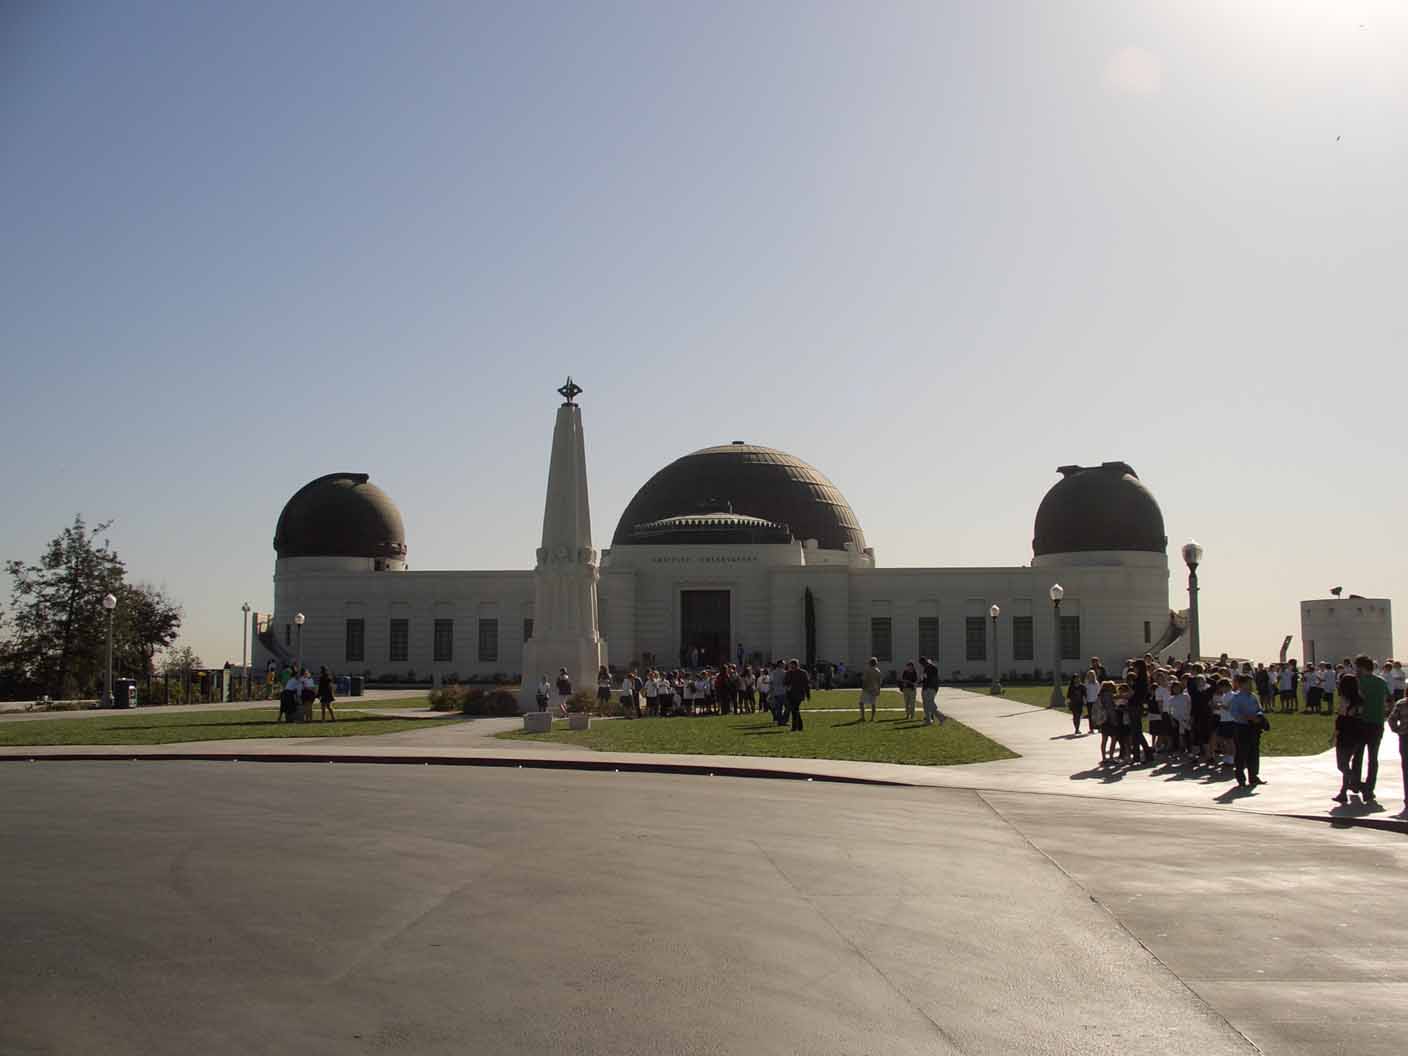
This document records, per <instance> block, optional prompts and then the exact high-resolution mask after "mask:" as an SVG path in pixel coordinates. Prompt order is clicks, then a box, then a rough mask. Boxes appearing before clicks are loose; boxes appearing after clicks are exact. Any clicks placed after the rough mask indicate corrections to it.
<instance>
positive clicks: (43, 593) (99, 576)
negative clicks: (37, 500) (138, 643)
mask: <svg viewBox="0 0 1408 1056" xmlns="http://www.w3.org/2000/svg"><path fill="white" fill-rule="evenodd" d="M111 524H112V522H111V521H105V522H103V523H102V524H99V525H97V526H95V527H94V528H92V529H89V528H88V526H87V524H85V523H84V520H83V517H82V515H81V514H80V515H78V516H76V517H74V519H73V524H72V525H70V526H69V527H67V528H65V529H64V530H63V531H62V532H60V533H59V534H58V535H57V536H56V537H55V538H54V539H52V540H51V541H50V542H49V545H48V547H46V548H45V551H44V556H43V557H41V558H40V559H39V562H38V563H37V564H25V563H24V562H23V561H7V562H6V563H5V570H6V571H7V572H8V573H9V575H10V580H11V591H10V598H11V606H10V610H11V611H10V615H9V624H10V634H9V636H8V637H7V638H6V640H5V641H4V643H3V646H2V647H0V666H3V668H4V677H3V681H4V683H5V685H6V687H7V688H10V689H12V690H14V689H18V690H21V691H28V692H31V693H33V692H47V693H50V694H52V695H54V696H57V697H74V696H78V695H79V694H80V693H81V692H82V691H84V690H91V689H93V688H94V687H96V686H97V684H98V682H99V680H100V679H101V678H102V677H104V675H105V673H106V660H107V658H106V645H107V630H108V615H107V612H106V611H105V610H104V609H103V604H102V599H103V595H104V594H113V595H118V594H119V592H120V591H123V590H124V586H123V577H124V576H125V575H126V568H125V566H124V565H123V563H122V561H121V559H120V558H119V557H118V556H117V554H116V552H114V551H113V549H112V547H111V546H110V544H109V543H108V541H107V539H106V538H104V539H102V541H101V543H100V542H99V536H101V535H102V534H103V533H104V532H106V531H107V529H108V528H109V527H110V526H111ZM114 619H116V616H115V615H114ZM115 631H116V625H115V624H114V632H115Z"/></svg>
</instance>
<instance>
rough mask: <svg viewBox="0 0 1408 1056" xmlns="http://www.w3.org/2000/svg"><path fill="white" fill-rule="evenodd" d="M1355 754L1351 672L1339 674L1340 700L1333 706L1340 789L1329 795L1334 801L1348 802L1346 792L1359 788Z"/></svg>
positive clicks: (1355, 693) (1355, 689)
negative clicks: (1355, 774)
mask: <svg viewBox="0 0 1408 1056" xmlns="http://www.w3.org/2000/svg"><path fill="white" fill-rule="evenodd" d="M1358 754H1359V680H1358V679H1357V678H1355V677H1354V676H1353V675H1341V676H1340V682H1339V703H1338V704H1337V705H1336V707H1335V766H1336V767H1338V768H1339V772H1340V790H1339V791H1338V792H1337V793H1335V795H1334V796H1332V797H1331V798H1332V799H1333V800H1334V801H1335V802H1336V803H1348V802H1349V794H1350V793H1351V792H1358V791H1359V785H1358V783H1357V779H1356V778H1355V776H1354V770H1355V762H1354V760H1355V757H1356V756H1357V755H1358Z"/></svg>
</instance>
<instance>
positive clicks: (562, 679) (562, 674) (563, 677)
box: [557, 667, 572, 718]
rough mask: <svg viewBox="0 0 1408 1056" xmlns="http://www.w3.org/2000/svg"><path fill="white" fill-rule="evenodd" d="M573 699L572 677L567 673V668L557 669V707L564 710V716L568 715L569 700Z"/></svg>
mask: <svg viewBox="0 0 1408 1056" xmlns="http://www.w3.org/2000/svg"><path fill="white" fill-rule="evenodd" d="M571 699H572V677H571V676H570V675H569V674H568V673H567V668H565V667H559V668H558V669H557V707H558V710H559V711H561V712H562V717H563V718H566V717H567V702H568V701H569V700H571Z"/></svg>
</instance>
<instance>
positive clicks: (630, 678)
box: [621, 668, 640, 719]
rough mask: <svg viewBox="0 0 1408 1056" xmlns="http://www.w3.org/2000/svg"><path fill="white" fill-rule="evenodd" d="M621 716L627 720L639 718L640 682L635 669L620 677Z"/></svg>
mask: <svg viewBox="0 0 1408 1056" xmlns="http://www.w3.org/2000/svg"><path fill="white" fill-rule="evenodd" d="M621 714H622V715H624V716H625V717H626V718H628V719H638V718H640V682H639V681H638V680H637V679H636V670H635V668H631V669H630V670H629V671H627V672H626V673H625V674H624V675H622V676H621Z"/></svg>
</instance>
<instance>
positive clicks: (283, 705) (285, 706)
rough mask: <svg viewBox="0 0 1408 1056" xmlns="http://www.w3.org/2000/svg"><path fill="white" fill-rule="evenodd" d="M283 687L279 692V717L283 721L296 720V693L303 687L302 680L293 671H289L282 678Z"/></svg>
mask: <svg viewBox="0 0 1408 1056" xmlns="http://www.w3.org/2000/svg"><path fill="white" fill-rule="evenodd" d="M283 687H284V688H283V690H282V691H280V693H279V718H281V719H282V720H283V721H284V722H297V721H298V694H299V691H300V690H302V688H303V681H302V679H300V678H299V677H298V675H296V674H295V673H294V672H293V671H289V672H288V673H287V676H286V677H285V678H284V681H283Z"/></svg>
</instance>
